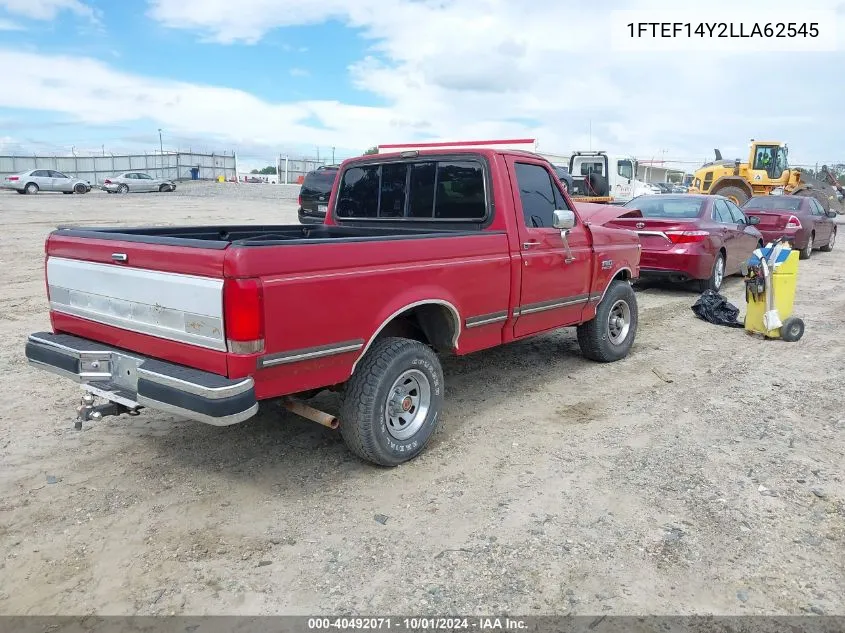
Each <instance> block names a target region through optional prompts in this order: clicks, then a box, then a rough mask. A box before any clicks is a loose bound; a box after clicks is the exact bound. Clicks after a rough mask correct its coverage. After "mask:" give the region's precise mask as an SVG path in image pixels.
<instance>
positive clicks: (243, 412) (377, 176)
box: [25, 149, 640, 466]
mask: <svg viewBox="0 0 845 633" xmlns="http://www.w3.org/2000/svg"><path fill="white" fill-rule="evenodd" d="M553 174H554V172H553V169H552V166H551V164H549V163H548V162H547V161H546V160H544V159H543V158H541V157H539V156H531V155H528V154H525V153H523V152H518V151H507V150H500V151H497V150H492V149H460V150H458V149H456V150H427V151H408V152H402V153H401V154H400V153H391V154H378V155H372V156H361V157H358V158H353V159H349V160H347V161H345V162H344V163H343V165H342V166H341V167H340V173H339V175H338V178H337V180H336V182H335V185H334V187H333V191H332V194H331V196H330V198H329V201H328V211H329V212H328V214H327V216H326V221H325V223H324V224H323V225H321V226H303V225H300V224H296V225H287V226H255V227H251V228H250V227H244V226H216V225H215V226H193V227H172V226H168V227H154V228H150V227H144V228H128V227H118V228H103V227H93V228H84V227H69V228H61V229H57V230H56V231H54V232H53V233H51V234H50V236H49V237H48V239H47V241H46V246H45V248H46V254H47V258H46V284H47V287H48V289H49V295H50V318H51V324H52V332H38V333H35V334H32V335H31V336H30V337H29V339H28V342H27V344H26V352H25V353H26V357H27V358H28V359H29V361H30V362H31V363H33V364H34V365H35V366H37V367H40V368H42V369H46V370H49V371H53V372H56V373H58V374H60V375H62V376H65V377H68V378H71V379H72V380H75V381H77V382H80V383H84V384H85V385H86V389H87V390H88V393H87V394H86V395H84V396H83V402H82V406H81V408H80V412H79V419H78V424H79V428H81V425H82V422H83V421H85V420H90V419H94V420H96V419H99V418H101V417H103V416H106V415H120V414H122V413H130V412H131V413H136V412H138V410H139V409H140V408H141V407H148V408H150V409H153V410H156V409H158V410H162V411H166V412H168V413H174V414H178V415H182V416H185V417H188V418H193V419H195V420H199V421H202V422H206V423H209V424H213V425H229V424H235V423H238V422H241V421H243V420H246V419H248V418H250V417H252V416H253V415H255V413H256V411H257V410H258V407H259V401H268V400H272V399H279V398H283V399H282V402H283V403H285V405H286V406H287V407H289V408H291V409H292V410H294V411H296V412H297V413H300V414H302V415H305V416H306V417H309V418H310V419H313V420H315V421H320V422H321V423H323V424H325V425H327V426H330V427H332V428H336V427H337V426H338V424H339V428H340V432H341V434H342V436H343V438H344V440H345V441H346V443H347V445H348V446H349V448H350V449H351V450H352V451H353V452H354V453H355V454H357V455H358V456H360V457H361V458H363V459H365V460H369V461H370V462H373V463H376V464H381V465H386V466H393V465H397V464H400V463H402V462H405V461H407V460H409V459H411V458H413V457H415V456H416V455H418V454H419V453H420V452H421V451H422V450H423V448H424V447H425V445H426V443H427V442H428V440H429V438H430V437H431V435H432V433H433V432H434V430H435V428H436V426H437V425H438V422H439V420H440V418H441V416H442V410H443V399H444V393H445V392H444V386H445V383H444V380H445V379H444V375H443V371H442V369H441V365H440V360H439V358H438V355H437V352H441V353H451V354H457V355H464V354H469V353H472V352H476V351H479V350H483V349H487V348H491V347H495V346H497V345H502V344H505V343H508V342H511V341H514V340H519V339H524V338H526V337H530V336H533V335H536V334H540V333H542V332H547V331H549V330H552V329H555V328H560V327H567V326H576V327H577V338H578V343H579V345H580V348H581V352H582V354H583V355H584V356H585V357H587V358H589V359H592V360H595V361H599V362H611V361H616V360H619V359H621V358H624V357H625V356H627V354H628V352H629V350H630V349H631V345H632V344H633V342H634V338H635V336H636V331H637V323H638V316H637V315H638V313H637V299H636V296H635V294H634V291H633V289H632V287H631V284H630V281H631V280H632V279H635V278H636V277H637V275H638V274H639V259H640V244H639V239H638V238H637V236H636V235H635V234H634V233H633V232H631V231H629V230H618V229H613V228H607V227H606V226H604V225H603V223H604V221H605V220H606V219H608V218H611V217H615V215H618V214H619V213H620V212H623V211H624V210H623V209H622V207H616V206H610V205H595V204H594V205H588V204H585V205H583V207H581V206H579V207H578V208H576V207H575V206H574V203H573V202H572V201H571V199H570V198H569V196H568V194H567V193H566V192H564V191H563V190H562V189H561V188H560V187H559V185H558V184H557V183H558V181H557V180H556V179H555V178H554V176H553ZM152 306H155V309H152ZM550 353H552V351H551V350H550ZM324 389H334V390H338V391H341V392H342V393H343V396H342V406H341V409H340V419H339V422H338V420H337V419H336V418H334V417H333V416H331V415H329V414H327V413H325V412H322V411H317V410H316V409H314V408H312V407H310V406H308V405H307V404H306V403H305V402H304V399H305V398H308V397H310V396H312V395H314V394H315V393H317V392H319V391H322V390H324ZM95 396H96V397H99V398H102V399H103V400H105V403H104V404H100V405H96V406H95V405H94V404H93V402H94V397H95ZM290 396H296V397H295V398H294V399H290V398H289V397H290Z"/></svg>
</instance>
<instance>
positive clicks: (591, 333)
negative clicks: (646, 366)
mask: <svg viewBox="0 0 845 633" xmlns="http://www.w3.org/2000/svg"><path fill="white" fill-rule="evenodd" d="M620 303H621V304H624V305H625V306H627V321H628V329H627V332H624V336H623V335H622V334H623V333H622V332H619V335H620V338H619V339H618V340H616V341H614V337H613V331H614V325H613V324H612V323H611V316H612V315H613V316H614V317H615V316H619V315H618V312H617V311H618V307H619V304H620ZM623 312H624V309H623ZM638 322H639V314H638V311H637V296H636V294H635V293H634V289H633V288H632V287H631V284H629V283H628V282H627V281H621V280H619V279H617V280H614V281H612V282H610V287H609V288H608V289H607V292H606V293H605V295H604V298H603V299H602V300H601V303H599V305H598V309H597V310H596V316H595V317H594V318H593V319H592V320H591V321H587V322H586V323H582V324H581V325H579V326H578V330H577V331H578V345H579V347H580V348H581V353H582V354H583V355H584V357H585V358H589V359H590V360H594V361H597V362H600V363H612V362H614V361H617V360H620V359H622V358H625V357H626V356H627V355H628V352H629V351H630V350H631V346H632V345H633V344H634V339H635V338H636V336H637V323H638Z"/></svg>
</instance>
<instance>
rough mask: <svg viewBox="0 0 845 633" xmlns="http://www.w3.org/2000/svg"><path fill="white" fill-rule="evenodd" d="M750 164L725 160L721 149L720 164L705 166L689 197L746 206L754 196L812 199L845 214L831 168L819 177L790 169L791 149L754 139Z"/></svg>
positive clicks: (841, 192) (843, 196) (842, 193)
mask: <svg viewBox="0 0 845 633" xmlns="http://www.w3.org/2000/svg"><path fill="white" fill-rule="evenodd" d="M749 148H750V149H749V152H748V161H747V162H745V163H743V162H742V161H741V160H740V159H739V158H737V159H735V160H723V159H722V153H721V152H720V151H719V150H718V149H717V150H715V152H716V160H715V161H712V162H709V163H705V164H704V165H702V166H701V167H700V168H699V169H698V170H697V171H696V172H695V174H694V177H693V182H692V186H691V187H690V189H689V193H704V194H711V195H720V196H724V197H726V198H728V199H729V200H732V201H733V202H734V203H735V204H736V205H738V206H742V205H743V204H744V203H745V202H746V201H747V200H748V199H749V198H751V197H752V196H766V195H777V194H787V195H793V196H810V197H813V198H815V199H816V200H817V201H818V202H819V203H820V204H821V205H822V207H824V209H825V211H828V210H830V211H835V212H837V213H840V214H843V213H845V205H843V201H845V189H843V187H842V186H841V185H840V184H839V183H838V182H837V180H836V178H835V176H834V175H833V173H831V171H830V170H829V169H828V167H827V165H825V166H824V167H822V169H821V170H820V171H819V174H818V176H819V177H816V176H814V175H813V174H812V173H811V172H809V171H807V170H805V169H795V168H792V169H791V168H790V167H789V163H788V161H787V155H788V154H789V148H788V147H787V146H786V144H785V143H781V142H779V141H755V140H754V139H751V143H750V146H749Z"/></svg>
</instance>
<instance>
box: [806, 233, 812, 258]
mask: <svg viewBox="0 0 845 633" xmlns="http://www.w3.org/2000/svg"><path fill="white" fill-rule="evenodd" d="M812 252H813V236H812V235H811V236H810V238H809V239H808V240H807V248H806V249H805V253H806V254H807V255H810V254H811V253H812Z"/></svg>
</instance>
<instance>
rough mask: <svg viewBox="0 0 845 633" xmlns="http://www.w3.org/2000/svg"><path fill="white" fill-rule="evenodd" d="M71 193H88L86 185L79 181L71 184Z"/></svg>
mask: <svg viewBox="0 0 845 633" xmlns="http://www.w3.org/2000/svg"><path fill="white" fill-rule="evenodd" d="M73 193H79V194H83V193H88V187H86V186H85V185H83V184H82V183H81V182H78V183H76V184H75V185H74V186H73Z"/></svg>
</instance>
